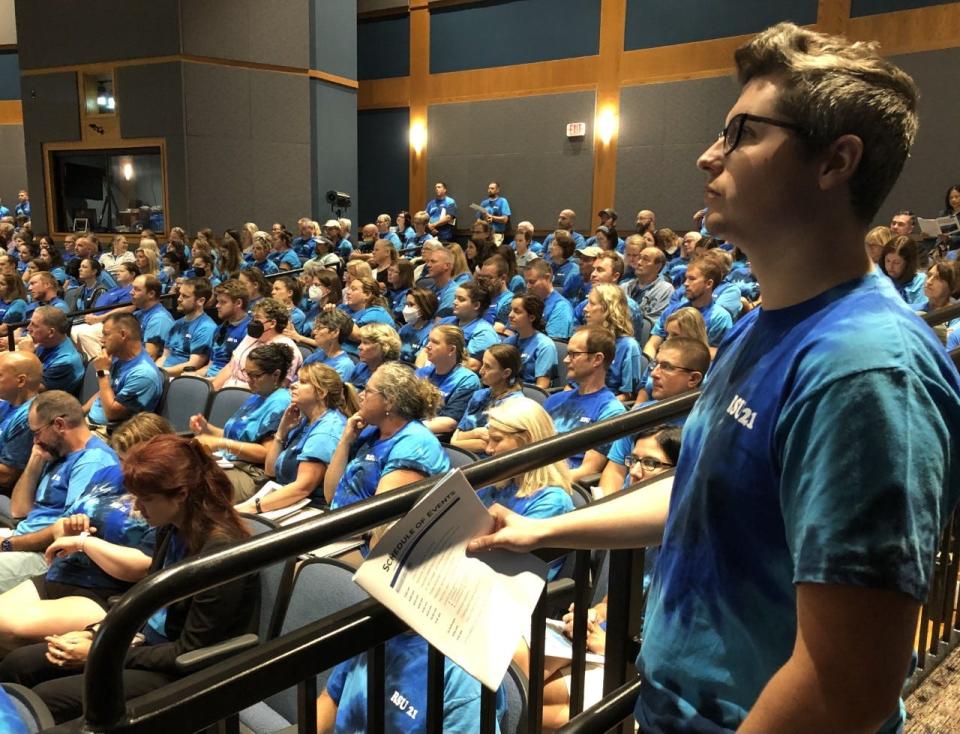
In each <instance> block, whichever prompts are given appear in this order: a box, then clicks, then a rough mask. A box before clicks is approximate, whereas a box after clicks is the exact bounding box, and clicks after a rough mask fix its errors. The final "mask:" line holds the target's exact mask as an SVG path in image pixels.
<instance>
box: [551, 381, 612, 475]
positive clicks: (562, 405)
mask: <svg viewBox="0 0 960 734" xmlns="http://www.w3.org/2000/svg"><path fill="white" fill-rule="evenodd" d="M543 407H544V409H545V410H546V411H547V412H548V413H549V414H550V416H551V417H552V418H553V425H554V426H555V427H556V429H557V433H569V432H570V431H573V430H575V429H577V428H583V427H584V426H588V425H590V424H591V423H596V422H597V421H602V420H603V419H604V418H610V417H611V416H614V415H620V414H621V413H623V412H625V411H626V408H624V407H623V403H621V402H620V401H619V400H617V396H616V395H614V394H613V393H612V392H610V389H609V388H607V387H602V388H600V389H599V390H597V391H596V392H592V393H590V394H589V395H582V394H581V393H580V388H577V389H575V390H563V391H561V392H557V393H554V394H553V395H551V396H550V397H549V398H547V402H546V403H544V406H543ZM587 448H592V449H594V450H596V451H599V452H600V453H601V454H606V453H607V452H608V451H609V449H610V444H603V445H602V446H596V447H594V446H590V447H584V450H583V451H581V452H580V453H578V454H574V455H573V456H570V457H568V458H567V464H568V465H569V466H570V468H571V469H576V468H578V467H579V466H580V464H582V463H583V456H584V454H585V453H586V451H587Z"/></svg>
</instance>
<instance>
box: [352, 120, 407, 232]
mask: <svg viewBox="0 0 960 734" xmlns="http://www.w3.org/2000/svg"><path fill="white" fill-rule="evenodd" d="M409 126H410V111H409V110H408V109H407V108H405V107H404V108H400V109H386V110H365V111H363V112H360V113H358V114H357V141H358V147H357V152H358V155H359V158H358V161H357V176H358V177H359V188H358V194H359V197H360V201H361V202H362V204H361V205H360V207H359V208H358V207H356V206H355V207H354V208H353V209H352V211H353V212H354V213H355V216H354V217H353V220H354V223H356V224H359V223H362V222H372V221H374V220H375V218H376V216H377V215H378V214H381V213H384V212H389V213H390V215H391V216H393V215H395V214H396V213H397V211H398V210H399V208H400V206H405V204H404V202H406V201H407V200H408V199H409V197H410V191H409V179H408V176H407V168H408V167H409V165H410V146H409V145H408V144H407V138H408V133H407V130H408V128H409ZM397 202H400V205H399V206H398V204H397Z"/></svg>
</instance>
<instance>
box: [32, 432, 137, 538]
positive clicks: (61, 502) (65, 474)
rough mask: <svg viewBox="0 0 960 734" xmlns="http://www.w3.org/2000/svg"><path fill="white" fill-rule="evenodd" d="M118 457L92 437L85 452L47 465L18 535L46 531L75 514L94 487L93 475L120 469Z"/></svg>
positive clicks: (70, 455)
mask: <svg viewBox="0 0 960 734" xmlns="http://www.w3.org/2000/svg"><path fill="white" fill-rule="evenodd" d="M119 464H120V462H119V461H118V460H117V455H116V454H115V453H114V452H113V449H111V448H110V447H109V446H107V444H105V443H104V442H103V441H102V440H101V439H100V438H99V437H97V436H91V437H90V439H89V440H88V441H87V443H86V445H85V446H84V447H83V448H82V449H77V450H76V451H73V452H71V453H69V454H67V455H66V456H65V457H63V458H62V459H59V460H58V461H53V462H50V463H48V464H47V466H46V467H45V468H44V470H43V474H42V475H41V477H40V481H39V482H38V483H37V493H36V497H35V499H34V502H33V509H32V510H30V512H29V514H28V515H27V516H26V517H25V518H24V519H23V520H21V521H20V523H19V524H18V525H17V528H16V530H14V531H13V534H14V535H26V534H27V533H33V532H36V531H37V530H42V529H43V528H45V527H47V526H48V525H50V524H51V523H53V522H54V521H56V520H58V519H60V518H61V517H65V516H66V515H72V514H74V513H73V507H74V506H75V505H76V503H77V501H78V500H79V499H80V497H81V496H82V495H83V494H84V492H86V491H87V489H88V487H90V484H91V479H92V478H93V475H94V474H96V473H97V471H99V470H100V469H104V468H106V467H108V466H119Z"/></svg>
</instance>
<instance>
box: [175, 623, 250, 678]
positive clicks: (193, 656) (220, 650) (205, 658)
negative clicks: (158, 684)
mask: <svg viewBox="0 0 960 734" xmlns="http://www.w3.org/2000/svg"><path fill="white" fill-rule="evenodd" d="M259 644H260V637H259V636H258V635H255V634H253V633H250V634H246V635H239V636H238V637H231V638H230V639H229V640H224V641H223V642H219V643H217V644H216V645H210V646H208V647H201V648H199V649H197V650H191V651H190V652H185V653H183V655H178V656H177V659H176V660H175V661H174V665H175V666H176V668H177V672H178V673H182V674H184V675H186V674H187V673H193V672H194V671H197V670H200V669H201V668H206V667H207V666H208V665H213V664H214V663H216V662H219V661H220V660H223V659H224V658H227V657H230V656H231V655H236V654H237V653H240V652H243V651H244V650H249V649H250V648H251V647H256V646H257V645H259Z"/></svg>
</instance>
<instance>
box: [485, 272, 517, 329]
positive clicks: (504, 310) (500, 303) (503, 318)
mask: <svg viewBox="0 0 960 734" xmlns="http://www.w3.org/2000/svg"><path fill="white" fill-rule="evenodd" d="M521 280H522V278H521ZM514 298H516V296H515V295H514V294H513V291H511V290H510V289H509V288H508V289H507V290H505V291H503V293H501V294H500V295H498V296H496V297H495V298H494V299H493V303H491V304H490V307H489V308H488V309H487V312H486V313H485V314H484V315H483V318H485V319H486V320H487V321H488V322H489V323H491V324H494V323H497V322H499V323H501V324H503V325H504V326H507V325H509V323H510V307H511V305H513V299H514Z"/></svg>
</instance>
